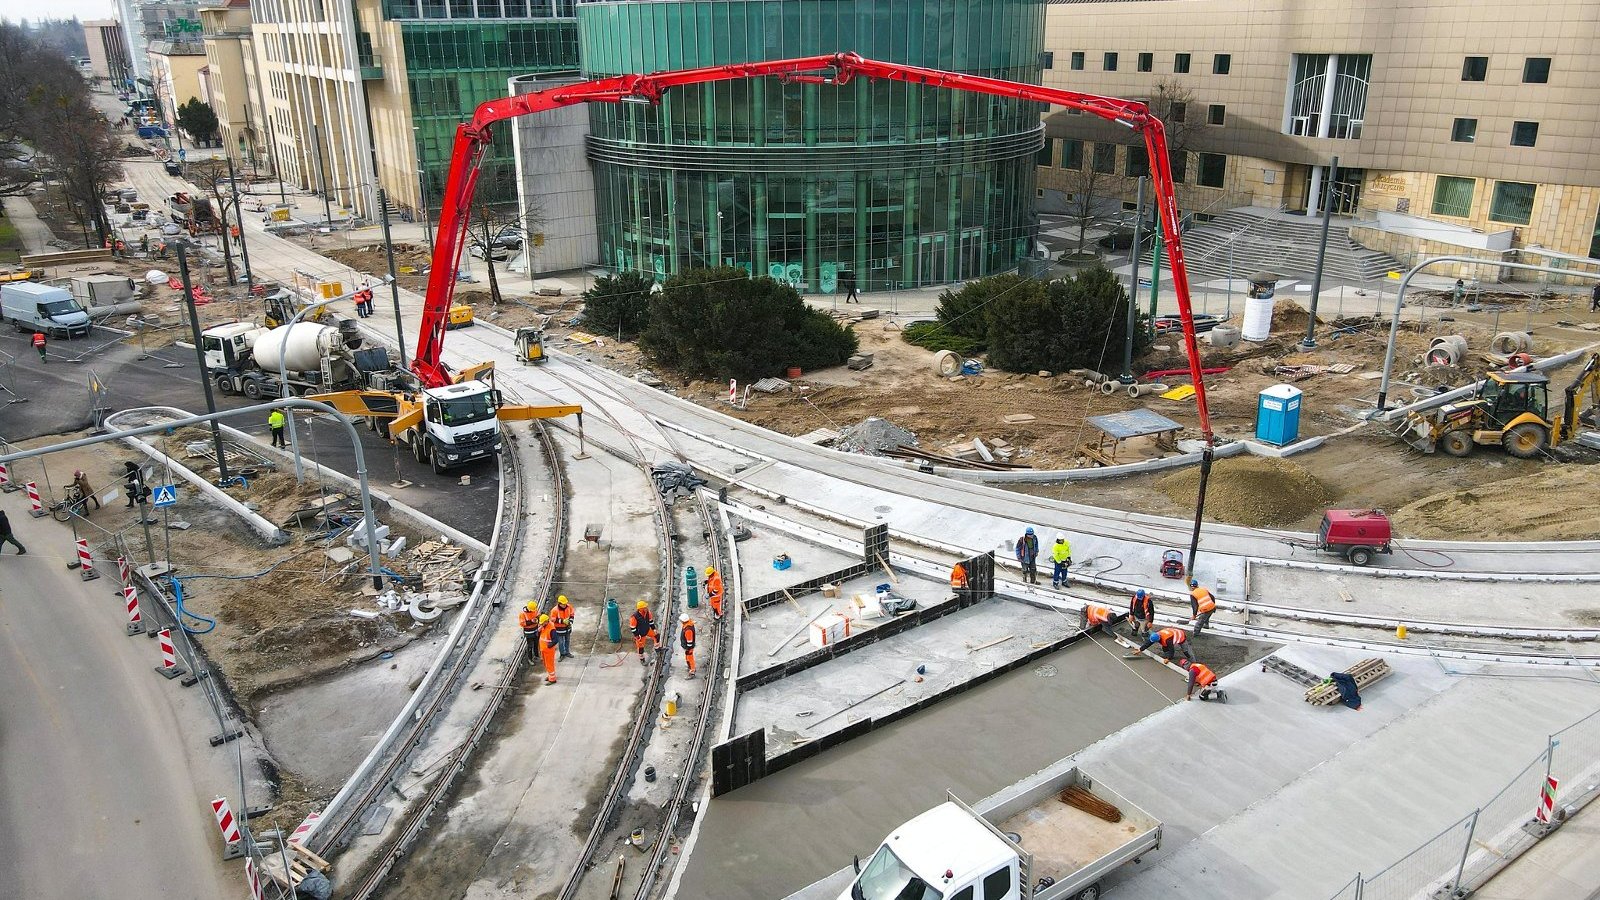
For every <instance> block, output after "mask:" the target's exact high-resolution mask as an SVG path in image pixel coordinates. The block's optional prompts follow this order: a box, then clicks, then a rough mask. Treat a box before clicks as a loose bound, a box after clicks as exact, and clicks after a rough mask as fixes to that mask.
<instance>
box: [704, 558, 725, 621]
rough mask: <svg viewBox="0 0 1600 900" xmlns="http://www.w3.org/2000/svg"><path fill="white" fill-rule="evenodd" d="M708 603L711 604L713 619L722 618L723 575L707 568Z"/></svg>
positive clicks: (709, 567)
mask: <svg viewBox="0 0 1600 900" xmlns="http://www.w3.org/2000/svg"><path fill="white" fill-rule="evenodd" d="M706 602H707V603H710V604H711V617H712V618H714V619H720V618H722V575H721V573H719V572H718V571H717V570H716V569H715V568H713V567H711V566H706Z"/></svg>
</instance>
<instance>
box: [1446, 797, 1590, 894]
mask: <svg viewBox="0 0 1600 900" xmlns="http://www.w3.org/2000/svg"><path fill="white" fill-rule="evenodd" d="M1596 846H1600V803H1590V804H1589V805H1588V806H1586V807H1584V808H1583V810H1582V811H1581V812H1579V813H1578V814H1577V815H1576V816H1574V817H1573V818H1572V821H1570V822H1568V823H1567V824H1565V825H1563V826H1561V828H1560V829H1559V830H1557V831H1556V832H1555V833H1554V834H1552V835H1550V836H1549V837H1547V838H1545V839H1544V840H1542V841H1540V842H1539V843H1537V844H1535V845H1533V847H1532V849H1530V850H1528V852H1526V853H1524V854H1522V855H1521V856H1519V857H1517V858H1516V860H1515V861H1514V862H1512V863H1511V865H1509V866H1507V867H1506V869H1505V871H1503V872H1501V873H1500V874H1499V875H1496V876H1495V877H1494V878H1493V879H1491V880H1490V881H1489V883H1488V884H1485V885H1484V886H1483V887H1480V888H1478V889H1477V890H1476V891H1475V892H1473V896H1474V897H1477V898H1478V900H1573V898H1577V897H1589V898H1594V897H1600V853H1596V852H1594V848H1595V847H1596Z"/></svg>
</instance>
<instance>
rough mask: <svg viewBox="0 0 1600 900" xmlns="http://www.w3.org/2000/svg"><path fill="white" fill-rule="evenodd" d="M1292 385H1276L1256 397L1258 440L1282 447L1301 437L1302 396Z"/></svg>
mask: <svg viewBox="0 0 1600 900" xmlns="http://www.w3.org/2000/svg"><path fill="white" fill-rule="evenodd" d="M1302 393H1303V392H1302V391H1301V390H1300V389H1299V388H1297V387H1295V386H1294V385H1291V384H1275V385H1273V386H1272V387H1269V388H1267V389H1266V390H1264V391H1262V392H1261V393H1260V394H1259V395H1258V396H1257V397H1256V440H1258V441H1263V442H1265V443H1268V444H1275V445H1277V446H1279V447H1282V446H1283V445H1285V444H1292V443H1294V442H1295V439H1296V438H1298V437H1299V436H1300V395H1301V394H1302Z"/></svg>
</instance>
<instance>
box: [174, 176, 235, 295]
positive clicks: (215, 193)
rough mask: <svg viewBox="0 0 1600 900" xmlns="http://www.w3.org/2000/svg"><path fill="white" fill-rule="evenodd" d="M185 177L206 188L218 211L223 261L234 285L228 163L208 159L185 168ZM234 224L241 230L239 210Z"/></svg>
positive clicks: (230, 188)
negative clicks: (229, 216)
mask: <svg viewBox="0 0 1600 900" xmlns="http://www.w3.org/2000/svg"><path fill="white" fill-rule="evenodd" d="M183 175H184V177H185V178H186V179H188V180H189V182H190V183H192V184H198V185H200V186H201V187H203V188H205V190H206V193H208V194H210V195H211V198H212V201H213V208H214V209H215V210H216V211H217V220H218V221H217V226H218V230H219V232H220V234H221V240H222V259H223V263H224V265H226V266H227V272H228V283H229V284H233V283H234V281H235V279H234V273H233V253H232V251H231V250H230V249H229V243H228V242H229V239H230V232H229V230H228V206H229V204H231V203H233V182H232V181H231V180H230V179H229V178H228V168H227V163H225V162H223V161H222V160H220V159H207V160H203V161H200V162H195V163H190V164H189V165H188V166H186V167H185V169H184V173H183ZM233 216H234V224H236V225H238V226H239V227H240V228H241V229H243V227H244V219H243V216H242V214H241V213H240V212H239V210H238V208H237V207H235V208H234V210H233Z"/></svg>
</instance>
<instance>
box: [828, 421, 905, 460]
mask: <svg viewBox="0 0 1600 900" xmlns="http://www.w3.org/2000/svg"><path fill="white" fill-rule="evenodd" d="M916 443H917V436H916V435H915V434H912V433H911V432H909V431H907V430H906V429H904V428H901V427H900V426H898V425H896V424H894V423H893V422H890V421H888V420H887V419H880V418H878V417H877V416H871V417H869V418H867V419H865V420H863V421H861V422H859V423H857V424H855V425H851V426H850V427H849V428H846V429H845V430H843V431H841V432H839V440H838V442H837V444H836V446H837V447H838V448H839V449H840V450H847V451H849V452H851V453H869V454H871V455H873V456H883V455H884V454H885V453H887V452H888V451H890V450H898V449H900V448H902V447H914V446H916Z"/></svg>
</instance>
